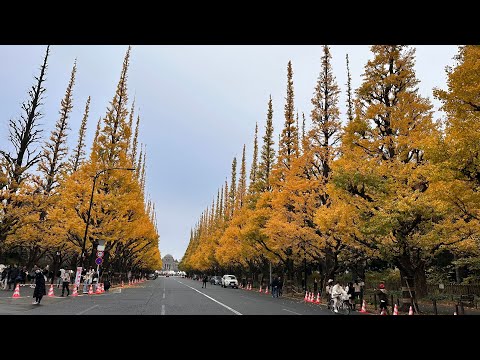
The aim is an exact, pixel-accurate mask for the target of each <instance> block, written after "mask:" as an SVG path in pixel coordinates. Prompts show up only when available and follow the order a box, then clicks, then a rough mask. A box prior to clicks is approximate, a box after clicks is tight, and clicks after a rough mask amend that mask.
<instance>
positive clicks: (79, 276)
mask: <svg viewBox="0 0 480 360" xmlns="http://www.w3.org/2000/svg"><path fill="white" fill-rule="evenodd" d="M81 277H82V268H81V267H77V275H76V276H75V285H77V286H79V285H80V278H81Z"/></svg>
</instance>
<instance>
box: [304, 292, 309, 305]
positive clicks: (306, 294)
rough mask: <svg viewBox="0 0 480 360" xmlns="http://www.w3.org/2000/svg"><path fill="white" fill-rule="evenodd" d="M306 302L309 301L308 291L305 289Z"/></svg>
mask: <svg viewBox="0 0 480 360" xmlns="http://www.w3.org/2000/svg"><path fill="white" fill-rule="evenodd" d="M303 300H304V301H305V302H308V292H306V291H305V298H304V299H303Z"/></svg>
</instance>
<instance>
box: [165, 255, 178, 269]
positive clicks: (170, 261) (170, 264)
mask: <svg viewBox="0 0 480 360" xmlns="http://www.w3.org/2000/svg"><path fill="white" fill-rule="evenodd" d="M162 262H163V267H162V270H163V271H170V270H172V271H178V261H177V260H175V259H174V258H173V256H172V255H170V254H167V255H165V256H164V257H163V259H162Z"/></svg>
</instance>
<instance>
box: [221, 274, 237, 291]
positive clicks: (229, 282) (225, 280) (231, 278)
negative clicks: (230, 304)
mask: <svg viewBox="0 0 480 360" xmlns="http://www.w3.org/2000/svg"><path fill="white" fill-rule="evenodd" d="M227 286H231V287H232V288H236V289H238V280H237V278H236V277H235V275H223V277H222V287H225V288H226V287H227Z"/></svg>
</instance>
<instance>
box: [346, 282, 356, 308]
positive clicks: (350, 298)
mask: <svg viewBox="0 0 480 360" xmlns="http://www.w3.org/2000/svg"><path fill="white" fill-rule="evenodd" d="M345 290H346V291H347V294H348V302H349V304H350V307H351V308H352V310H355V288H354V287H353V283H352V282H349V283H348V285H347V288H346V289H345Z"/></svg>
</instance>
